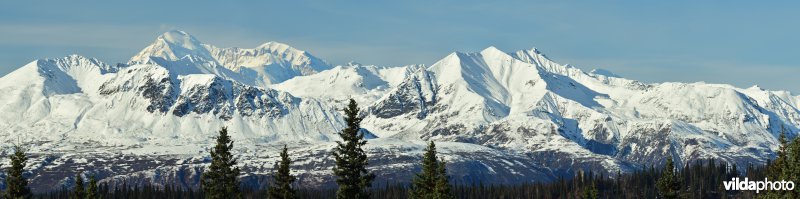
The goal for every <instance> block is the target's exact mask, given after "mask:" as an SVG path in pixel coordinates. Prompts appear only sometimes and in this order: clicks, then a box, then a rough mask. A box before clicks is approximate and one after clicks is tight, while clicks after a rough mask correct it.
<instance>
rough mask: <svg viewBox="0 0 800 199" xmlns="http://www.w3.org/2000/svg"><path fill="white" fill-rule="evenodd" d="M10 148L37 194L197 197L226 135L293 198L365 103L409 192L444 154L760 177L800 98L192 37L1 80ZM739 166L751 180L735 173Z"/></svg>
mask: <svg viewBox="0 0 800 199" xmlns="http://www.w3.org/2000/svg"><path fill="white" fill-rule="evenodd" d="M0 91H2V92H3V93H5V95H2V96H0V111H2V112H4V114H3V115H0V119H2V120H0V127H3V129H5V130H4V131H2V132H0V141H2V142H3V143H4V144H3V146H6V147H7V146H9V145H10V144H12V143H22V144H24V145H26V146H28V147H30V148H31V150H30V152H31V154H32V155H33V159H32V160H31V161H32V162H33V164H31V166H30V170H31V171H33V173H34V174H35V175H34V176H33V181H34V182H35V183H34V184H36V185H37V186H38V187H36V190H39V191H41V190H50V189H54V188H55V187H60V186H68V185H69V184H70V183H72V181H71V179H70V178H71V177H72V176H74V175H72V174H71V173H70V172H73V171H74V169H73V168H76V167H80V168H84V171H85V172H86V173H91V174H97V175H98V176H99V177H100V178H101V179H102V180H101V182H108V183H111V184H112V185H113V184H119V183H123V182H125V183H129V185H130V183H133V184H142V183H156V184H166V183H174V182H179V183H180V184H181V186H185V187H189V188H196V187H197V186H198V184H197V183H198V177H199V172H200V171H201V170H202V168H203V167H204V166H206V165H207V164H208V163H209V160H208V158H207V149H208V147H209V146H211V144H212V143H211V142H212V141H213V139H212V138H213V137H212V136H213V135H214V132H215V131H216V130H218V129H219V128H221V127H222V126H228V127H229V130H230V131H231V135H232V136H233V138H234V139H235V140H236V146H235V149H236V154H237V155H238V157H239V158H240V160H241V163H240V166H241V167H242V168H243V170H244V171H246V173H245V174H243V175H242V176H240V177H242V179H243V182H245V183H248V185H251V186H255V187H258V186H264V185H265V183H266V182H267V179H268V173H269V171H270V169H271V168H272V164H273V162H274V161H275V160H276V159H275V157H274V154H277V151H278V150H279V149H280V147H282V146H283V144H287V145H289V147H290V150H291V151H293V152H292V158H293V159H295V160H297V163H296V165H295V167H293V169H295V170H297V171H298V172H299V173H298V174H299V175H300V180H299V183H300V184H301V185H303V186H308V187H330V186H332V184H333V178H332V176H331V172H330V168H331V167H332V166H333V164H332V163H333V162H332V160H331V158H330V150H331V149H332V148H333V146H334V144H335V142H334V141H336V140H337V139H338V136H337V135H336V133H337V132H338V131H339V130H340V129H341V128H342V127H343V126H344V124H343V120H342V118H341V115H340V112H339V110H340V108H341V106H343V104H344V102H345V101H346V100H347V99H348V98H354V99H356V100H357V101H358V102H359V104H360V105H361V107H362V113H361V114H362V116H363V117H365V119H364V121H363V123H362V127H363V128H364V130H365V131H364V132H365V133H369V136H368V137H369V138H370V140H369V144H367V146H366V148H367V153H369V155H370V157H371V162H370V165H372V166H371V167H370V169H372V170H374V171H376V172H377V173H378V179H380V180H379V181H378V183H396V182H406V181H408V180H410V178H409V176H411V175H410V174H411V173H412V172H413V171H414V170H415V169H417V166H416V162H417V160H418V159H419V158H420V156H421V154H422V150H423V149H424V146H425V143H426V142H427V141H430V140H433V141H436V142H437V146H440V149H441V156H442V157H443V158H445V159H446V160H447V162H448V163H450V167H449V168H448V170H449V171H451V173H450V174H451V176H453V180H454V181H456V182H460V183H473V182H486V183H522V182H531V181H549V180H554V179H557V178H558V177H559V176H567V177H569V176H573V174H574V172H577V171H580V170H593V171H596V172H599V173H612V172H616V171H617V170H621V171H623V172H628V171H633V170H636V169H641V168H642V167H644V166H645V165H652V164H660V163H661V162H662V161H663V157H665V156H672V157H673V158H674V159H675V160H677V162H678V164H679V165H682V164H684V163H686V162H690V161H695V160H699V159H709V158H715V159H719V160H722V161H727V162H731V163H737V164H740V165H743V164H759V163H763V162H765V161H767V160H768V159H769V158H771V157H773V156H774V155H775V150H776V149H777V148H776V146H777V139H776V138H777V137H778V135H779V134H780V132H781V129H785V130H786V133H787V135H789V137H795V136H797V132H798V127H800V110H798V109H797V106H798V105H800V96H793V95H791V94H790V93H789V92H785V91H767V90H763V89H760V88H758V87H753V88H736V87H733V86H730V85H720V84H706V83H674V82H672V83H657V84H645V83H642V82H639V81H636V80H629V79H625V78H622V77H619V76H617V75H614V74H613V73H611V72H609V71H603V70H595V71H593V72H584V71H582V70H580V69H578V68H575V67H572V66H568V65H561V64H558V63H556V62H554V61H552V60H550V59H549V58H547V57H546V56H545V55H544V54H542V53H541V52H540V51H538V50H536V49H531V50H522V51H517V52H512V53H506V52H503V51H501V50H499V49H497V48H495V47H489V48H486V49H484V50H482V51H480V52H475V53H461V52H454V53H452V54H449V55H447V56H445V57H444V58H442V59H441V60H439V61H437V62H435V63H433V64H431V65H429V66H425V65H408V66H399V67H384V66H369V65H361V64H352V63H351V64H347V65H343V66H332V65H330V64H328V63H326V62H324V61H322V60H321V59H319V58H316V57H314V56H312V55H311V54H310V53H308V52H305V51H301V50H297V49H295V48H293V47H291V46H288V45H286V44H281V43H277V42H269V43H266V44H264V45H261V46H258V47H256V48H253V49H244V48H218V47H214V46H211V45H208V44H203V43H202V42H200V41H198V40H197V39H196V38H194V37H192V36H191V35H189V34H186V33H185V32H181V31H170V32H167V33H164V34H163V35H161V36H159V37H158V38H157V39H156V41H155V42H154V43H153V44H151V45H150V46H148V47H146V48H145V49H143V50H142V51H141V52H140V53H139V54H137V55H136V56H134V57H132V58H131V60H130V61H129V62H128V63H126V64H117V65H113V66H112V65H108V64H105V63H102V62H100V61H98V60H96V59H91V58H85V57H81V56H77V55H72V56H68V57H64V58H58V59H42V60H37V61H34V62H31V63H30V64H27V65H25V66H23V67H21V68H20V69H18V70H16V71H14V72H12V73H10V74H8V75H6V76H4V77H2V78H0ZM742 168H743V167H742Z"/></svg>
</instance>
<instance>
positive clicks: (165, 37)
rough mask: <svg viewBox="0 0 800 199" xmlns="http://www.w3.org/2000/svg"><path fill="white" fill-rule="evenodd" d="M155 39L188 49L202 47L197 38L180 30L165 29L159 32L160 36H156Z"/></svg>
mask: <svg viewBox="0 0 800 199" xmlns="http://www.w3.org/2000/svg"><path fill="white" fill-rule="evenodd" d="M157 40H159V41H164V42H166V43H169V44H173V45H177V46H180V47H183V48H186V49H189V50H196V49H198V48H202V43H200V41H198V40H197V38H195V37H194V36H192V35H190V34H189V33H186V32H184V31H181V30H171V31H167V32H165V33H164V34H161V36H158V39H157Z"/></svg>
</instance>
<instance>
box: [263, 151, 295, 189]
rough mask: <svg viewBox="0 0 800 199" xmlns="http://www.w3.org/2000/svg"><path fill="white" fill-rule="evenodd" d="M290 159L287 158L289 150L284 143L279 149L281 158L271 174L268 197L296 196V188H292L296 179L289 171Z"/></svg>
mask: <svg viewBox="0 0 800 199" xmlns="http://www.w3.org/2000/svg"><path fill="white" fill-rule="evenodd" d="M291 164H292V160H291V159H289V150H288V149H287V148H286V145H283V151H281V160H280V162H278V164H277V165H276V167H277V168H276V170H277V171H276V172H275V173H273V174H272V185H271V186H270V187H269V196H270V198H281V199H289V198H297V194H296V192H297V191H296V190H295V189H293V188H292V183H294V181H295V180H296V178H295V177H294V176H292V174H291V173H290V170H289V165H291Z"/></svg>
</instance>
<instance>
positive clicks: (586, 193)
mask: <svg viewBox="0 0 800 199" xmlns="http://www.w3.org/2000/svg"><path fill="white" fill-rule="evenodd" d="M583 198H584V199H598V198H600V193H599V190H597V182H595V181H594V180H592V185H591V186H589V187H586V188H584V189H583Z"/></svg>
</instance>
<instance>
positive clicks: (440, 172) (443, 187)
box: [431, 142, 455, 199]
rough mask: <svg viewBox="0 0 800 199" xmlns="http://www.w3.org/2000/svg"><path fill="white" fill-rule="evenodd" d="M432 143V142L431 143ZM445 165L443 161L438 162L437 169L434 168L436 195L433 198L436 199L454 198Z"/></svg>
mask: <svg viewBox="0 0 800 199" xmlns="http://www.w3.org/2000/svg"><path fill="white" fill-rule="evenodd" d="M431 143H432V142H431ZM446 166H447V164H446V163H445V162H444V159H440V160H439V167H438V168H436V175H437V179H436V189H435V190H434V191H435V192H436V195H435V197H434V198H437V199H451V198H455V196H454V195H453V192H452V191H451V188H450V179H449V177H448V176H447V167H446Z"/></svg>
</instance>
